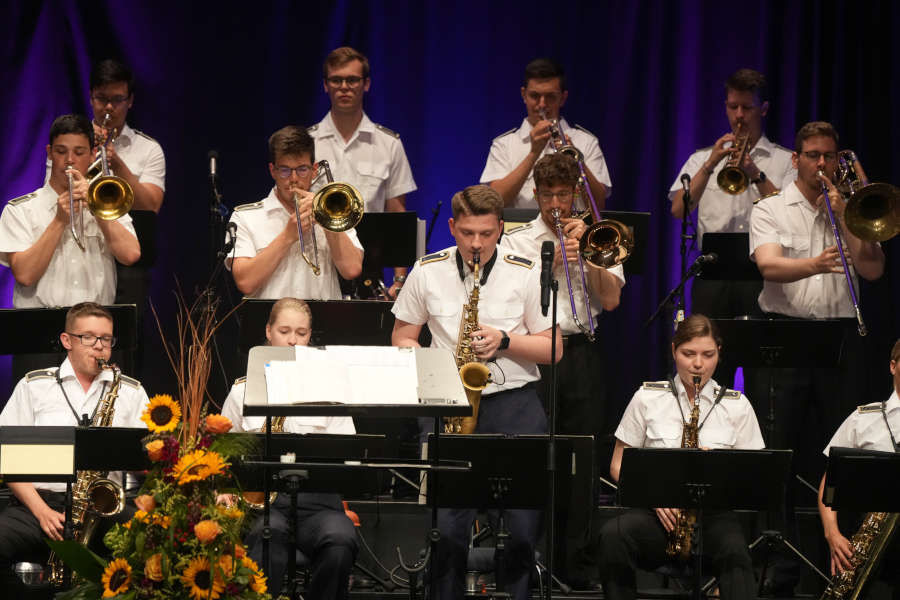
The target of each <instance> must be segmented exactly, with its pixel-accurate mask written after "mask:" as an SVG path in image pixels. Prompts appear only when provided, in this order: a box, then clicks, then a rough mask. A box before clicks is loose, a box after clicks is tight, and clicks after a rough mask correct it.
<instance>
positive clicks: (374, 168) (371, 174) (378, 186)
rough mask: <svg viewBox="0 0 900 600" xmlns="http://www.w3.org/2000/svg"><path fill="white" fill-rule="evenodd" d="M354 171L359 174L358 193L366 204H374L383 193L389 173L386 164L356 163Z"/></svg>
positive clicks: (389, 169) (388, 166) (388, 167)
mask: <svg viewBox="0 0 900 600" xmlns="http://www.w3.org/2000/svg"><path fill="white" fill-rule="evenodd" d="M356 171H357V172H358V173H359V185H360V188H361V189H360V190H359V191H360V193H361V194H362V195H363V198H364V199H365V201H366V202H367V203H371V202H375V201H376V199H377V198H378V196H379V195H383V194H384V193H385V191H386V189H385V188H386V184H387V179H388V176H389V175H390V172H391V168H390V165H389V164H388V163H378V162H371V161H360V162H358V163H356Z"/></svg>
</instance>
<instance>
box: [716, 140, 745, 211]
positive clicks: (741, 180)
mask: <svg viewBox="0 0 900 600" xmlns="http://www.w3.org/2000/svg"><path fill="white" fill-rule="evenodd" d="M741 129H742V127H741V124H740V123H738V125H737V131H735V132H734V146H732V147H731V156H730V157H729V158H728V160H727V161H725V166H724V167H722V170H721V171H719V175H718V176H717V177H716V183H717V184H719V187H720V188H721V189H722V191H723V192H725V193H726V194H731V195H732V196H736V195H737V194H740V193H741V192H743V191H744V190H746V189H747V186H748V185H750V179H749V178H748V177H747V174H746V173H744V170H743V169H742V168H741V164H742V163H743V162H744V156H746V154H747V152H749V150H750V148H749V146H750V132H749V131H747V132H746V133H745V132H743V131H741Z"/></svg>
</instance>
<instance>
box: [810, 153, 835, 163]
mask: <svg viewBox="0 0 900 600" xmlns="http://www.w3.org/2000/svg"><path fill="white" fill-rule="evenodd" d="M803 156H805V157H806V158H808V159H809V160H811V161H813V162H816V161H818V160H819V159H820V158H821V157H823V156H824V157H825V162H834V161H836V160H837V152H819V151H818V150H807V151H806V152H804V153H803Z"/></svg>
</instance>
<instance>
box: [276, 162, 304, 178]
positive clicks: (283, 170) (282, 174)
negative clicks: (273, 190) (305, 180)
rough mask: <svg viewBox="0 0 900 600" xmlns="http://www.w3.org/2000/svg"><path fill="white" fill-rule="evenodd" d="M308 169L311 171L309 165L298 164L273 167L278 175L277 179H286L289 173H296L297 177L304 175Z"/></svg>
mask: <svg viewBox="0 0 900 600" xmlns="http://www.w3.org/2000/svg"><path fill="white" fill-rule="evenodd" d="M310 171H312V167H311V166H309V165H300V166H299V167H294V168H293V169H292V168H291V167H275V174H276V175H278V177H279V179H287V178H288V177H290V176H291V173H295V172H296V173H297V177H306V176H308V175H309V173H310Z"/></svg>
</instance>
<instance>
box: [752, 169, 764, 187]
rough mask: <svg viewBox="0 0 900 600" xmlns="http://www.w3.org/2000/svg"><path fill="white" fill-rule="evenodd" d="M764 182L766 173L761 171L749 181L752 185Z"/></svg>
mask: <svg viewBox="0 0 900 600" xmlns="http://www.w3.org/2000/svg"><path fill="white" fill-rule="evenodd" d="M765 182H766V174H765V173H763V172H762V171H760V172H759V175H757V176H756V179H754V180H752V181H751V182H750V183H752V184H753V185H759V184H761V183H765Z"/></svg>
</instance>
